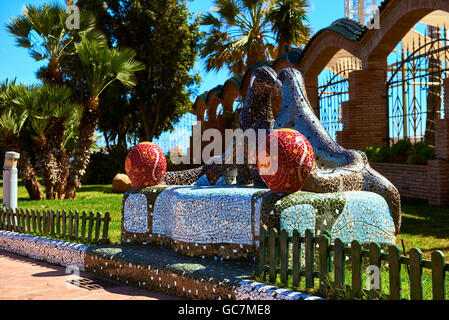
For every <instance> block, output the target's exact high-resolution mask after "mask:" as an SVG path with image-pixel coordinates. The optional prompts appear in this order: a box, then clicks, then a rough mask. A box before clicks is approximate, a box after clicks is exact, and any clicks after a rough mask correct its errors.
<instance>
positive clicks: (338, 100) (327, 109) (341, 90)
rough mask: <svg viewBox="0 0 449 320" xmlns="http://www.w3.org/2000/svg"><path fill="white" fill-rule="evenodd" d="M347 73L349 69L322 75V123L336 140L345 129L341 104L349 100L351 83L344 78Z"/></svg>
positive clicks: (320, 96) (320, 98) (319, 96)
mask: <svg viewBox="0 0 449 320" xmlns="http://www.w3.org/2000/svg"><path fill="white" fill-rule="evenodd" d="M350 71H352V70H350ZM347 73H348V70H347V69H345V70H342V71H340V72H337V73H336V74H335V73H333V72H331V71H328V70H326V71H324V72H323V73H322V74H321V75H320V85H319V87H318V99H319V102H320V121H321V123H322V124H323V126H324V128H326V130H327V132H328V133H329V134H330V136H331V137H332V139H334V140H337V131H341V130H342V129H343V124H342V123H341V120H340V118H341V104H342V103H343V102H344V101H347V100H348V99H349V83H348V80H347V79H345V78H343V77H342V75H346V74H347Z"/></svg>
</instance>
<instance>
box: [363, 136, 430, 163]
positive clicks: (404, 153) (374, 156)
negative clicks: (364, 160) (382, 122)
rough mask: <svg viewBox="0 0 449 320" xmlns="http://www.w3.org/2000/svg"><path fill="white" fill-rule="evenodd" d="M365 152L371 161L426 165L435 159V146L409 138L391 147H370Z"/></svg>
mask: <svg viewBox="0 0 449 320" xmlns="http://www.w3.org/2000/svg"><path fill="white" fill-rule="evenodd" d="M365 154H366V156H367V157H368V160H369V161H370V162H396V163H407V164H415V165H424V164H426V163H427V161H428V160H432V159H435V147H433V146H430V145H429V144H428V143H427V142H417V143H415V144H412V143H411V142H410V141H409V140H408V139H404V140H400V141H398V142H397V143H395V144H394V145H393V146H392V147H391V148H389V147H387V146H382V147H380V148H375V147H368V148H366V149H365Z"/></svg>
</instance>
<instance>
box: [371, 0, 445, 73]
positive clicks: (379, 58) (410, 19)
mask: <svg viewBox="0 0 449 320" xmlns="http://www.w3.org/2000/svg"><path fill="white" fill-rule="evenodd" d="M437 10H442V11H446V12H449V1H446V0H444V1H443V0H390V1H389V2H388V3H387V4H386V5H385V7H384V8H382V11H381V15H380V29H378V30H376V29H373V30H369V31H367V32H366V34H365V35H364V37H363V39H362V43H364V47H363V54H362V55H363V57H364V59H363V61H364V63H363V66H364V69H369V68H371V69H376V68H379V67H380V68H385V64H386V60H387V57H388V55H389V54H390V53H391V51H393V49H394V48H395V47H396V45H397V44H398V43H399V42H400V41H401V39H402V38H403V37H404V36H405V35H406V34H407V33H408V32H409V31H410V30H411V29H412V28H413V27H414V26H415V24H416V23H418V22H419V21H420V20H421V19H422V18H424V17H425V16H426V15H428V14H430V13H432V12H434V11H437Z"/></svg>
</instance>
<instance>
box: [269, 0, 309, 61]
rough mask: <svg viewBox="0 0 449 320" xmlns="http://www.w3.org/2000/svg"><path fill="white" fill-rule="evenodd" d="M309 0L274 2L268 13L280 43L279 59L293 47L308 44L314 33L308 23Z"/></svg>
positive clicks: (276, 0)
mask: <svg viewBox="0 0 449 320" xmlns="http://www.w3.org/2000/svg"><path fill="white" fill-rule="evenodd" d="M308 8H309V4H308V2H307V0H272V1H271V3H270V10H269V13H268V16H267V18H268V20H269V21H270V22H271V25H272V31H273V32H274V34H275V35H276V40H277V41H278V57H280V56H282V55H283V54H284V53H285V52H287V51H289V50H290V47H291V45H296V46H299V45H302V44H306V43H307V41H308V40H309V38H310V35H311V33H312V31H311V28H310V26H309V25H307V24H305V23H306V22H308V21H309V20H308V18H307V9H308Z"/></svg>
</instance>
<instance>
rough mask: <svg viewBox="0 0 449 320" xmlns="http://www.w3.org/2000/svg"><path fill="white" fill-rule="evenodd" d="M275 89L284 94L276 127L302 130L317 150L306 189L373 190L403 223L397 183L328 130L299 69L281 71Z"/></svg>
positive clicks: (398, 221) (396, 218)
mask: <svg viewBox="0 0 449 320" xmlns="http://www.w3.org/2000/svg"><path fill="white" fill-rule="evenodd" d="M277 79H278V82H277V84H278V85H277V86H275V87H274V89H275V91H280V93H278V94H280V95H282V106H281V111H280V113H279V115H278V117H277V119H276V123H275V126H274V128H275V129H281V128H290V129H294V130H297V131H299V132H300V133H302V134H303V135H304V136H305V137H306V138H307V139H308V140H309V142H310V144H311V145H312V147H313V150H314V154H315V162H316V165H315V168H314V169H313V170H312V173H311V174H310V176H309V178H308V179H307V180H306V181H305V184H304V186H303V190H306V191H312V192H317V193H330V192H343V191H357V190H363V191H370V192H374V193H377V194H379V195H381V196H382V197H384V198H385V200H386V201H387V203H388V205H389V206H390V209H391V213H392V217H393V220H394V223H395V232H396V233H397V232H399V228H400V225H401V200H400V195H399V192H398V190H397V189H396V187H395V186H394V185H393V184H392V183H391V182H389V181H388V180H387V179H385V178H384V177H383V176H382V175H380V174H379V173H378V172H376V171H375V170H373V169H372V168H371V167H370V165H369V163H368V159H367V157H366V155H365V154H364V153H363V152H361V151H357V150H346V149H344V148H342V147H341V146H340V145H338V144H337V143H336V142H335V141H334V140H333V139H332V138H331V137H330V135H329V134H328V132H327V131H326V129H325V128H324V127H323V125H322V124H321V122H320V120H319V119H318V118H317V117H316V115H315V114H314V112H313V109H312V107H311V106H310V103H309V101H308V99H307V95H306V89H305V85H304V80H303V77H302V75H301V72H299V71H298V70H296V69H291V68H287V69H284V70H282V71H281V72H280V73H279V75H278V78H277Z"/></svg>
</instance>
